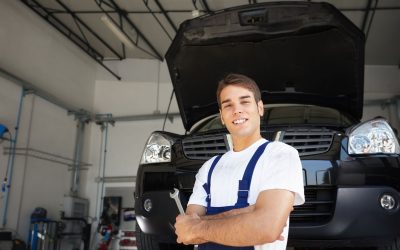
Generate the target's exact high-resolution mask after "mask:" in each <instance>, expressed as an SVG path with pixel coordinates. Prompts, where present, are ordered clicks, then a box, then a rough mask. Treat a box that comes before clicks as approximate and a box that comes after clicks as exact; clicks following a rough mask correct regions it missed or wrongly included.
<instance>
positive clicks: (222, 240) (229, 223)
mask: <svg viewBox="0 0 400 250" xmlns="http://www.w3.org/2000/svg"><path fill="white" fill-rule="evenodd" d="M286 219H287V217H286ZM283 225H284V224H283ZM221 229H223V230H221ZM282 230H283V226H282V223H280V222H278V221H276V220H275V219H274V218H273V216H269V218H268V216H264V215H263V214H262V213H259V212H257V211H255V212H252V213H242V214H239V215H235V216H230V217H225V218H222V219H212V220H202V222H201V223H199V224H198V228H197V229H196V230H194V231H195V234H196V237H197V238H199V239H203V240H204V241H207V242H209V241H210V242H216V243H219V244H223V245H230V246H254V245H259V244H265V243H270V242H274V241H275V240H277V239H278V238H279V236H280V234H281V232H282Z"/></svg>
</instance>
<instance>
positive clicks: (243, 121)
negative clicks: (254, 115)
mask: <svg viewBox="0 0 400 250" xmlns="http://www.w3.org/2000/svg"><path fill="white" fill-rule="evenodd" d="M247 120H248V119H246V118H240V119H236V120H234V121H233V122H232V123H233V124H234V125H239V124H243V123H245V122H247Z"/></svg>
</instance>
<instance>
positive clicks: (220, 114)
mask: <svg viewBox="0 0 400 250" xmlns="http://www.w3.org/2000/svg"><path fill="white" fill-rule="evenodd" d="M219 118H220V119H221V123H222V125H224V126H225V122H224V119H222V112H221V110H219Z"/></svg>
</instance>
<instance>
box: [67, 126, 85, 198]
mask: <svg viewBox="0 0 400 250" xmlns="http://www.w3.org/2000/svg"><path fill="white" fill-rule="evenodd" d="M85 123H86V121H85V120H83V119H78V120H77V125H76V126H77V128H76V138H75V152H74V165H73V168H72V174H71V190H70V194H71V196H77V195H78V193H79V183H80V168H81V158H82V152H83V137H84V134H85V133H84V132H85Z"/></svg>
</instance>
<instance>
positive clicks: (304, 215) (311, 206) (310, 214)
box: [290, 186, 337, 224]
mask: <svg viewBox="0 0 400 250" xmlns="http://www.w3.org/2000/svg"><path fill="white" fill-rule="evenodd" d="M336 191H337V189H336V188H335V187H332V186H325V187H324V186H311V187H304V195H305V198H306V202H305V203H304V204H303V205H301V206H295V207H294V210H293V212H292V213H291V214H290V223H293V224H296V223H299V224H300V223H312V224H322V223H325V222H327V221H329V220H330V219H331V218H332V216H333V212H334V208H335V201H336Z"/></svg>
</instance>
